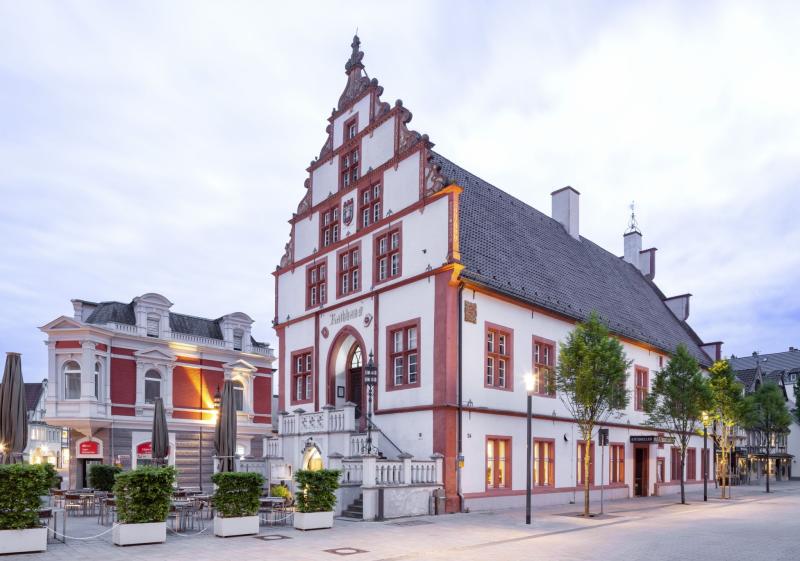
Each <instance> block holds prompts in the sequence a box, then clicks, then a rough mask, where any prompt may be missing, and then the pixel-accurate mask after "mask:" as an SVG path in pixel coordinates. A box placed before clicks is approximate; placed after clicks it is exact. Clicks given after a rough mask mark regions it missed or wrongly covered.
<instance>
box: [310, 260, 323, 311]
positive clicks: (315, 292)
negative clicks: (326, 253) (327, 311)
mask: <svg viewBox="0 0 800 561" xmlns="http://www.w3.org/2000/svg"><path fill="white" fill-rule="evenodd" d="M326 269H327V268H326V267H325V262H324V261H323V262H322V263H319V264H318V265H309V266H308V267H307V268H306V308H313V307H314V306H319V305H320V304H324V303H325V302H327V301H328V281H327V274H326V273H327V271H326Z"/></svg>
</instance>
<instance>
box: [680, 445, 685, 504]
mask: <svg viewBox="0 0 800 561" xmlns="http://www.w3.org/2000/svg"><path fill="white" fill-rule="evenodd" d="M685 466H686V448H681V504H682V505H685V504H686V487H685V486H684V481H683V480H684V475H683V474H684V467H685Z"/></svg>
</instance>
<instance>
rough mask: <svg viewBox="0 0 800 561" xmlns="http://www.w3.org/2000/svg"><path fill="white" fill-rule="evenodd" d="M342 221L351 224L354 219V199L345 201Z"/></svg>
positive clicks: (347, 224)
mask: <svg viewBox="0 0 800 561" xmlns="http://www.w3.org/2000/svg"><path fill="white" fill-rule="evenodd" d="M342 221H344V224H345V226H349V225H350V223H351V222H352V221H353V199H350V200H349V201H347V202H346V203H344V206H343V207H342Z"/></svg>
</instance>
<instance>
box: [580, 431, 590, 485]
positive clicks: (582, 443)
mask: <svg viewBox="0 0 800 561" xmlns="http://www.w3.org/2000/svg"><path fill="white" fill-rule="evenodd" d="M585 454H586V442H585V441H583V440H580V441H578V478H577V481H578V485H583V484H584V481H586V478H585V476H586V456H585ZM589 485H594V442H591V443H590V445H589Z"/></svg>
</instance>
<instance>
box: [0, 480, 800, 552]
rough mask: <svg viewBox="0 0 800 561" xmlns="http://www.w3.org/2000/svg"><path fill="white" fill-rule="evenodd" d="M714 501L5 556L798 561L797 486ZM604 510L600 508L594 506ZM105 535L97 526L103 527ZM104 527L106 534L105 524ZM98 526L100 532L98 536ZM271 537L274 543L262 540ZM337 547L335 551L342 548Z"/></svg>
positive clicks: (477, 515) (82, 545)
mask: <svg viewBox="0 0 800 561" xmlns="http://www.w3.org/2000/svg"><path fill="white" fill-rule="evenodd" d="M710 495H711V496H710V498H709V502H708V503H707V504H703V502H702V496H698V495H696V494H692V495H690V496H689V499H690V504H689V505H686V506H682V505H679V504H676V499H675V497H667V498H658V497H651V498H646V499H631V500H624V501H616V502H613V503H609V504H607V505H606V507H607V508H606V513H607V514H606V515H605V516H604V517H599V518H594V519H591V520H584V519H580V518H576V517H574V516H571V515H570V514H572V513H575V512H577V511H578V510H579V507H578V506H577V505H569V506H559V507H550V508H547V509H542V510H538V511H535V514H534V524H533V526H532V527H526V526H525V524H524V513H523V512H522V511H520V510H503V511H492V512H472V513H469V514H454V515H446V516H437V517H419V518H413V519H404V520H393V521H388V522H349V521H345V520H337V521H336V525H335V527H334V528H333V529H332V530H318V531H312V532H300V531H297V530H294V529H292V528H290V527H276V528H263V527H262V529H261V536H259V537H240V538H227V539H222V538H215V537H213V536H211V535H209V533H210V523H209V522H206V524H207V526H209V529H208V530H206V531H205V532H202V533H200V534H199V535H175V534H172V533H170V535H169V537H168V539H167V543H166V544H160V545H148V546H133V547H126V548H121V547H116V546H114V545H112V544H111V538H110V534H106V535H104V536H102V537H100V538H95V539H90V540H85V541H84V540H74V539H73V540H68V542H67V544H66V545H64V544H50V545H49V546H48V551H47V553H44V554H30V555H24V556H22V555H19V556H8V557H7V558H6V559H34V558H35V559H42V560H48V561H49V560H62V559H63V560H71V561H72V560H94V559H96V560H104V561H113V560H117V559H119V560H122V559H125V560H131V561H132V560H148V561H155V560H159V559H170V560H175V561H182V560H187V561H188V560H191V561H204V560H214V561H229V560H237V561H238V560H242V561H244V560H251V559H255V560H261V559H263V560H287V561H288V560H290V561H304V560H328V561H333V560H335V559H340V558H347V559H350V560H353V561H378V560H382V561H406V560H431V559H459V560H473V559H474V560H481V561H485V560H487V559H502V560H504V561H513V560H517V559H526V560H527V559H546V560H561V559H563V560H605V559H608V560H610V559H625V560H626V561H637V560H645V559H646V560H648V561H649V560H652V559H658V560H670V559H675V560H681V561H684V560H687V559H703V561H716V560H719V561H723V560H724V561H735V560H739V559H741V560H745V559H746V560H753V559H766V558H769V559H770V560H771V561H781V560H787V561H788V560H790V559H791V560H796V559H797V558H798V557H797V556H798V550H800V537H798V532H797V515H798V513H800V481H793V482H783V483H777V484H775V485H774V493H771V494H769V495H767V494H765V493H764V492H763V488H761V487H756V486H750V487H743V488H734V498H733V499H732V500H728V501H722V500H720V499H718V498H716V497H717V496H718V492H717V490H715V489H714V488H713V486H712V488H711V489H710ZM595 506H596V507H598V508H599V505H595ZM70 522H71V524H72V526H71V528H70V530H71V531H70V532H69V533H70V534H73V535H78V536H80V535H84V536H88V535H91V534H92V533H97V532H98V531H102V530H103V529H105V528H100V527H99V526H97V525H95V524H94V523H93V522H92V521H90V520H89V519H83V520H81V519H72V520H71V521H70ZM99 528H100V529H99ZM106 528H107V527H106ZM98 529H99V530H98ZM266 536H272V537H273V539H270V540H265V539H263V538H264V537H266ZM337 550H338V551H337Z"/></svg>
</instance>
